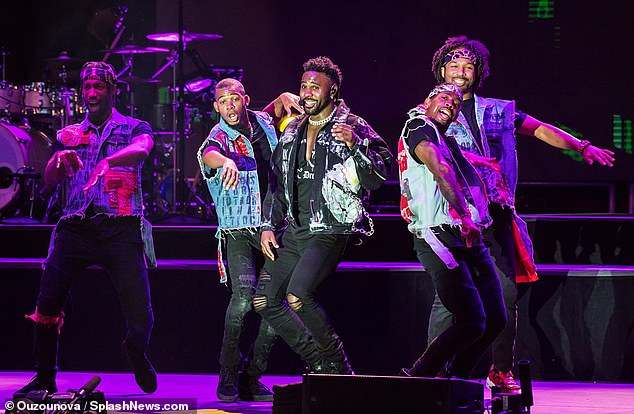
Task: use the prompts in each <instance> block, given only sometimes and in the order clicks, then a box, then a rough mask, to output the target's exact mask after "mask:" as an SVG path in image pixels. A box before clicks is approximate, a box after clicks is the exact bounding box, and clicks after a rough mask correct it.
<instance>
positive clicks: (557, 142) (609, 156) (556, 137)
mask: <svg viewBox="0 0 634 414" xmlns="http://www.w3.org/2000/svg"><path fill="white" fill-rule="evenodd" d="M517 133H518V134H522V135H531V136H534V137H535V138H539V139H540V140H542V141H544V142H545V143H547V144H549V145H552V146H553V147H556V148H561V149H567V150H571V151H575V152H578V153H580V154H581V156H582V157H583V160H584V161H585V162H587V163H588V164H590V165H592V164H593V163H594V162H595V161H596V162H598V163H599V164H601V165H607V166H609V167H612V166H613V165H614V164H613V163H614V152H612V151H610V150H608V149H602V148H598V147H595V146H594V145H587V146H584V145H582V144H583V143H584V141H580V140H578V139H577V138H575V137H573V136H572V135H570V134H569V133H567V132H566V131H563V130H561V129H559V128H557V127H555V126H552V125H550V124H547V123H545V122H542V121H539V120H538V119H535V118H533V117H532V116H530V115H527V116H526V119H525V120H524V122H523V123H522V126H521V127H519V128H518V130H517ZM586 142H587V141H586Z"/></svg>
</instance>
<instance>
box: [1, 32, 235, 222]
mask: <svg viewBox="0 0 634 414" xmlns="http://www.w3.org/2000/svg"><path fill="white" fill-rule="evenodd" d="M146 37H147V39H148V40H151V41H155V42H163V43H166V44H172V46H173V47H170V48H163V47H142V46H135V45H125V46H121V47H116V48H114V47H113V48H110V49H104V50H101V51H99V52H103V53H104V59H103V60H104V61H105V59H107V57H108V56H110V55H121V56H122V57H123V62H124V67H123V68H122V69H121V70H120V71H119V73H118V74H117V77H118V79H119V82H120V88H119V89H120V91H122V92H123V93H124V94H125V97H126V98H127V102H126V105H125V109H126V110H127V111H129V112H128V113H126V114H125V115H130V116H135V115H136V114H135V112H136V111H137V110H138V108H137V107H136V106H135V105H136V103H135V90H136V89H137V88H138V87H140V86H142V85H153V84H159V83H160V82H161V80H160V79H159V76H160V75H161V73H162V72H164V71H166V70H167V69H169V68H171V72H172V82H171V85H170V86H169V87H168V88H167V90H169V91H170V94H171V96H169V98H168V99H163V101H164V102H163V103H162V104H161V105H153V107H154V109H156V107H161V111H160V114H159V116H155V117H154V118H153V119H151V120H150V119H148V121H150V123H151V124H153V127H154V130H155V131H158V132H157V133H156V136H155V150H154V151H153V153H152V154H151V159H148V160H146V162H145V165H144V179H143V181H144V182H143V187H144V198H145V208H146V213H147V215H148V216H149V217H150V218H151V217H152V216H154V217H159V216H163V215H165V214H167V213H169V212H171V211H174V210H175V208H176V206H175V204H176V203H177V200H178V198H177V194H176V185H174V183H177V182H178V181H177V180H178V177H177V175H176V174H177V171H179V172H180V171H182V170H183V165H178V161H177V160H178V159H179V158H177V157H176V152H177V151H179V150H180V151H182V150H183V148H184V147H183V146H182V143H181V144H179V145H177V143H179V140H182V138H185V139H187V138H188V136H189V135H191V133H192V130H193V125H194V124H195V123H196V122H198V123H200V122H199V121H200V118H201V117H202V116H203V114H207V115H209V117H208V118H209V119H211V121H210V122H212V124H211V125H206V126H205V128H210V127H211V126H213V123H215V122H217V116H215V115H214V114H212V112H211V111H213V108H212V105H211V102H210V101H207V102H202V101H203V100H204V99H209V97H210V96H213V90H214V87H215V85H216V84H217V82H218V81H219V80H221V79H224V78H227V77H231V78H236V79H238V80H241V78H242V69H241V68H235V67H215V66H213V65H207V64H206V63H205V62H204V61H203V60H202V59H201V58H200V56H199V55H198V53H197V51H196V50H194V49H188V48H186V45H187V43H189V42H193V41H208V40H216V39H220V38H222V36H220V35H217V34H207V33H193V32H187V31H184V32H182V36H179V33H157V34H151V35H148V36H146ZM181 40H182V42H181ZM176 44H178V46H179V47H178V48H180V46H181V45H182V46H183V49H182V51H183V52H186V53H187V55H188V56H189V58H190V59H191V60H192V62H193V63H194V65H195V66H196V68H197V69H198V72H197V73H196V74H195V75H196V76H194V77H190V78H189V79H178V78H177V70H176V65H177V63H178V62H179V59H181V58H182V56H181V55H182V54H183V53H179V51H178V50H174V49H176V48H177V47H176ZM140 54H166V55H167V57H166V59H165V64H164V65H163V66H162V67H160V68H159V69H158V71H157V72H156V73H154V75H152V76H151V77H149V78H142V77H139V76H137V75H136V74H135V72H134V58H135V57H136V56H137V55H140ZM5 56H6V53H5V52H4V51H2V68H3V71H2V81H0V219H3V220H5V219H7V218H9V219H10V218H11V217H15V218H29V219H36V220H38V221H39V220H45V219H46V218H47V217H48V216H49V210H50V208H51V201H50V200H51V199H53V198H55V197H52V195H51V194H52V193H54V189H48V188H46V187H45V185H44V181H43V177H42V175H43V173H44V169H45V167H46V163H47V161H48V159H49V158H50V156H51V154H52V153H53V151H54V149H55V147H56V144H55V143H54V140H53V139H52V138H51V137H53V136H54V135H55V133H56V131H57V130H59V129H60V128H63V127H65V126H67V125H70V124H72V123H76V122H80V121H81V120H82V119H83V118H84V117H85V114H86V109H85V108H84V106H83V103H82V99H81V91H80V90H79V79H78V78H79V76H78V75H79V68H80V67H81V64H82V61H81V60H80V59H76V58H73V57H71V56H69V55H68V53H66V52H61V53H60V54H59V56H56V57H53V58H50V59H47V62H46V63H47V66H46V67H47V68H48V70H49V76H48V77H47V78H48V79H51V81H48V82H32V83H29V84H25V85H16V84H13V83H11V82H7V81H6V80H5V77H4V68H5ZM179 75H180V78H182V70H181V73H180V74H179ZM177 81H178V83H177ZM164 89H165V88H164ZM183 97H185V98H186V99H183ZM167 102H169V103H167ZM179 105H184V108H183V112H182V113H184V114H185V116H184V118H185V119H183V120H182V121H181V120H179V119H177V113H179V110H180V108H179ZM154 112H155V114H154V115H156V111H154ZM212 118H213V119H212ZM181 123H184V128H183V127H182V125H181ZM170 129H171V131H170ZM179 132H180V133H179ZM183 132H184V133H183ZM206 132H208V130H207V131H206ZM206 132H204V133H206ZM183 135H184V136H183ZM193 151H195V150H193ZM180 160H181V161H182V158H180ZM196 180H199V177H196ZM199 181H200V180H199ZM198 184H200V183H198ZM196 186H197V185H196V184H195V183H194V186H190V187H189V188H188V190H189V191H190V192H191V194H190V196H189V197H187V200H184V201H185V202H186V203H187V204H188V205H190V206H194V209H195V210H196V211H197V212H198V213H197V214H200V211H203V213H202V214H203V215H205V216H206V217H203V218H207V219H208V218H209V214H208V213H207V212H206V211H207V209H206V206H207V205H208V204H209V201H210V200H208V199H202V198H201V197H200V196H199V195H198V194H197V188H196ZM197 187H201V185H198V186H197ZM168 192H169V193H168ZM170 193H171V194H170ZM46 201H48V205H47V206H44V207H42V203H44V204H46ZM192 201H193V202H192ZM203 204H204V205H205V206H202V205H203Z"/></svg>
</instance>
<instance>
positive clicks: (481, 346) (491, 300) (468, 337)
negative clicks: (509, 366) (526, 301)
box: [410, 226, 507, 378]
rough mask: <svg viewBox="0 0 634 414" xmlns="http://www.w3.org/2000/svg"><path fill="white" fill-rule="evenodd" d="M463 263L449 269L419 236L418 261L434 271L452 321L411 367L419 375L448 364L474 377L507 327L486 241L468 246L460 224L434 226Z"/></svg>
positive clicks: (455, 372)
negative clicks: (481, 361) (477, 365)
mask: <svg viewBox="0 0 634 414" xmlns="http://www.w3.org/2000/svg"><path fill="white" fill-rule="evenodd" d="M435 233H436V235H437V237H438V239H439V240H440V241H441V242H442V243H443V244H444V245H445V246H446V247H448V248H449V250H450V251H451V253H452V254H453V256H454V258H455V259H456V261H457V262H458V266H457V267H455V268H453V269H448V268H447V266H446V265H445V263H444V262H443V261H442V260H441V259H440V258H439V257H438V256H437V255H436V253H434V251H433V250H432V249H431V247H430V246H429V244H428V243H427V242H426V241H425V240H422V239H418V238H416V237H415V238H414V250H415V251H416V253H417V256H418V259H419V260H420V262H421V263H422V264H423V266H424V267H425V269H426V270H427V272H428V273H429V274H430V275H431V278H432V280H433V282H434V286H435V288H436V292H437V294H438V296H439V298H440V300H441V301H442V304H443V305H444V306H445V307H446V308H447V309H448V310H449V312H451V313H452V314H453V324H451V325H450V326H449V327H448V328H447V329H446V330H445V331H444V332H442V333H441V334H439V335H438V336H437V337H436V338H435V339H434V340H433V341H432V342H431V343H430V344H429V345H428V347H427V350H426V351H425V353H423V355H422V356H421V357H420V358H419V359H418V360H417V361H416V363H415V364H414V365H413V367H412V368H411V370H410V373H411V374H412V375H416V376H436V375H438V374H439V372H440V371H441V369H442V368H443V367H444V366H445V365H446V364H449V374H450V375H454V376H456V377H459V378H469V375H470V374H471V371H472V370H473V368H474V367H475V365H476V363H477V362H478V359H479V358H480V356H481V355H482V353H483V352H484V351H485V350H486V349H487V347H488V346H489V345H490V344H491V342H493V340H494V339H495V337H497V335H498V334H499V333H500V332H501V331H502V329H504V326H505V324H506V320H507V319H506V311H505V309H504V300H503V298H502V288H501V286H500V280H499V278H498V275H497V273H496V272H495V268H494V267H493V262H492V261H491V257H490V256H489V252H488V250H487V249H486V247H485V246H484V244H482V243H478V244H475V245H473V246H472V247H471V248H467V247H466V245H465V240H464V238H463V237H462V236H461V234H460V228H459V227H457V226H441V227H437V228H435Z"/></svg>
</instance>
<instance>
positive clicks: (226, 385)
mask: <svg viewBox="0 0 634 414" xmlns="http://www.w3.org/2000/svg"><path fill="white" fill-rule="evenodd" d="M216 396H217V397H218V399H219V400H220V401H223V402H235V401H237V400H238V372H237V371H236V370H235V369H228V368H222V369H221V370H220V376H219V377H218V388H216Z"/></svg>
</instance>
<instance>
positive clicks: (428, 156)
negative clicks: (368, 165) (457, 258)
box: [414, 141, 480, 247]
mask: <svg viewBox="0 0 634 414" xmlns="http://www.w3.org/2000/svg"><path fill="white" fill-rule="evenodd" d="M414 152H415V153H416V156H417V157H418V159H419V160H420V161H421V162H422V163H423V164H425V165H426V166H427V168H428V169H429V171H430V172H431V173H432V174H433V175H434V179H435V180H436V182H437V183H438V188H439V189H440V192H441V194H442V195H443V197H445V199H446V200H447V202H449V205H450V206H451V207H452V208H453V209H454V210H456V212H457V213H458V215H459V216H460V220H461V221H462V224H461V227H462V234H463V236H464V238H465V239H466V242H467V247H471V244H472V243H474V242H477V241H478V240H479V239H480V230H479V229H478V227H477V226H476V225H475V224H474V223H473V220H472V219H471V213H470V212H469V209H468V208H467V203H466V202H465V200H464V197H463V195H462V192H461V190H460V187H459V186H458V180H457V179H456V175H455V173H454V171H453V168H451V166H450V165H449V163H447V160H445V158H444V157H443V156H442V154H441V152H440V150H439V149H438V147H437V146H436V145H435V144H433V143H431V142H429V141H421V142H420V143H419V144H418V145H417V146H416V148H415V149H414Z"/></svg>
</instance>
